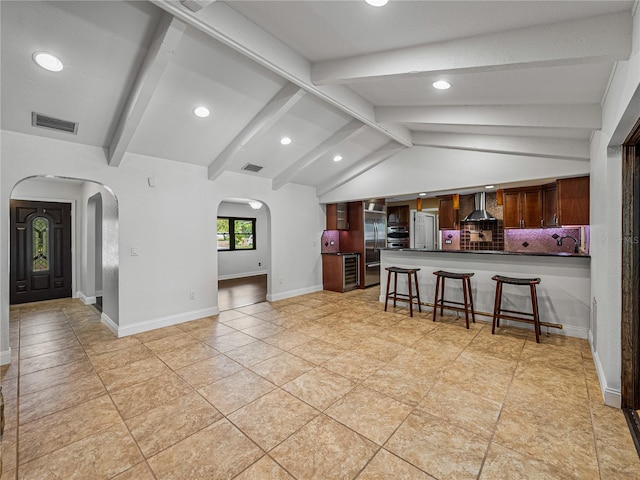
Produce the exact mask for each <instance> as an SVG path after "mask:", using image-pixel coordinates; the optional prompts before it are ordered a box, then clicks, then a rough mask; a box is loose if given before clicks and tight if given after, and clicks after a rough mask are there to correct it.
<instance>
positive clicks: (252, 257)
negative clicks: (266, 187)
mask: <svg viewBox="0 0 640 480" xmlns="http://www.w3.org/2000/svg"><path fill="white" fill-rule="evenodd" d="M270 238H271V235H270V212H269V208H268V206H267V205H266V204H265V203H264V202H261V201H258V200H255V199H249V198H225V199H224V200H223V201H222V202H220V204H219V205H218V212H217V250H218V308H219V309H220V311H224V310H229V309H232V308H239V307H244V306H248V305H253V304H256V303H260V302H264V301H266V299H267V294H268V292H269V291H270V276H269V274H268V272H269V270H270V264H271V244H270Z"/></svg>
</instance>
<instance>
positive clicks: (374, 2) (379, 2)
mask: <svg viewBox="0 0 640 480" xmlns="http://www.w3.org/2000/svg"><path fill="white" fill-rule="evenodd" d="M388 1H389V0H365V2H367V3H368V4H369V5H371V6H372V7H384V6H385V5H386V4H387V2H388Z"/></svg>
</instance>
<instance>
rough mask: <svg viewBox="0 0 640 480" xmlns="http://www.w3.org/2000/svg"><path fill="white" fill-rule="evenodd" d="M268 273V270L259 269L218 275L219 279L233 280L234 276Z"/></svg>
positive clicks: (242, 276)
mask: <svg viewBox="0 0 640 480" xmlns="http://www.w3.org/2000/svg"><path fill="white" fill-rule="evenodd" d="M266 274H267V271H266V270H258V271H257V272H244V273H230V274H229V275H218V280H232V279H234V278H244V277H255V276H256V275H266Z"/></svg>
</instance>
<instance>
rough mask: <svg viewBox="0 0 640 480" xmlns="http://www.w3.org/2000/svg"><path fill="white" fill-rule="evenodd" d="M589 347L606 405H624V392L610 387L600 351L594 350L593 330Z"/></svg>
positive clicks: (617, 406) (616, 406) (618, 406)
mask: <svg viewBox="0 0 640 480" xmlns="http://www.w3.org/2000/svg"><path fill="white" fill-rule="evenodd" d="M589 347H590V348H591V356H592V357H593V363H594V365H595V367H596V373H597V374H598V381H599V382H600V388H601V389H602V399H603V400H604V403H605V405H609V406H610V407H614V408H620V407H621V406H622V392H621V390H620V389H619V388H610V387H609V386H608V385H607V378H606V377H605V375H604V369H603V368H602V362H600V355H598V352H596V351H594V350H593V337H592V335H591V331H589Z"/></svg>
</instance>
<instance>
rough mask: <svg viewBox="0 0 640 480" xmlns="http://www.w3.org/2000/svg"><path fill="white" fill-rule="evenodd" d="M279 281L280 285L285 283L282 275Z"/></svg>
mask: <svg viewBox="0 0 640 480" xmlns="http://www.w3.org/2000/svg"><path fill="white" fill-rule="evenodd" d="M278 283H279V284H280V285H282V284H284V280H283V278H282V277H280V278H279V279H278Z"/></svg>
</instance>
